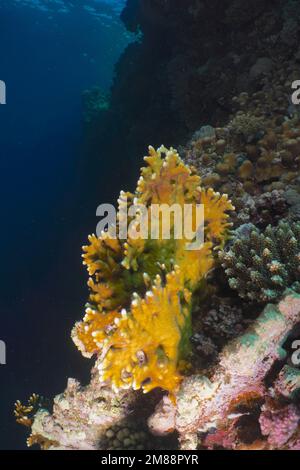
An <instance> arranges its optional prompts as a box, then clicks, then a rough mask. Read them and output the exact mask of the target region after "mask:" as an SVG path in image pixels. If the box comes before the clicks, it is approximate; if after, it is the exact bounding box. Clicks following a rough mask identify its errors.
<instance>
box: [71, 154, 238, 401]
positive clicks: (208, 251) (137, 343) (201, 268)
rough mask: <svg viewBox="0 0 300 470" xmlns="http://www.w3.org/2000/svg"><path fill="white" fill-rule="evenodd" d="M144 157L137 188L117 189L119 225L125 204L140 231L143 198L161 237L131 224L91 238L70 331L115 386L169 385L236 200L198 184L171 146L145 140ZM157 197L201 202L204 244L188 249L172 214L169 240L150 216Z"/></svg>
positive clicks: (170, 201)
mask: <svg viewBox="0 0 300 470" xmlns="http://www.w3.org/2000/svg"><path fill="white" fill-rule="evenodd" d="M164 157H165V158H164ZM145 161H146V163H147V166H146V167H145V168H142V170H141V177H140V179H139V181H138V185H137V189H136V191H135V194H129V193H127V194H126V193H121V196H120V199H119V213H118V227H117V229H118V231H119V229H120V223H121V219H122V217H124V212H123V211H122V209H123V208H124V206H125V208H126V209H130V208H131V209H136V210H134V214H135V215H134V216H132V217H131V218H130V221H129V222H128V224H130V226H131V227H134V228H135V229H136V231H139V230H140V229H141V226H142V224H143V221H142V218H141V213H140V211H139V207H140V205H141V204H143V206H144V207H146V208H147V211H148V213H147V219H148V222H149V226H150V228H151V230H152V229H153V228H155V227H154V226H155V225H156V224H158V226H159V227H158V232H157V233H158V236H157V237H156V239H151V238H140V237H133V236H131V235H130V231H129V235H128V238H127V239H126V240H124V239H111V238H110V232H109V231H108V232H106V233H103V234H102V236H101V238H97V237H96V236H95V235H92V236H91V237H90V238H89V241H90V245H89V246H88V247H84V255H83V258H84V264H86V266H87V268H88V272H89V274H90V276H91V278H90V279H89V282H88V285H89V287H90V298H89V303H88V305H87V309H86V314H85V317H84V319H83V322H81V323H78V324H77V325H76V326H75V328H74V330H73V333H72V337H73V339H74V342H75V343H76V345H77V346H78V348H79V349H80V350H81V352H82V353H83V354H84V355H85V356H88V357H90V356H91V355H93V354H94V353H96V354H99V355H100V356H101V361H100V365H99V372H100V376H101V379H102V380H109V381H110V382H111V383H112V385H113V387H114V388H115V389H122V388H129V387H133V388H134V389H140V388H142V389H143V390H144V391H145V392H146V391H149V390H151V389H153V388H155V387H161V388H163V389H166V390H169V391H173V390H175V389H176V388H177V386H178V384H179V382H180V380H181V375H180V365H181V363H182V360H184V359H185V358H186V357H187V355H188V353H189V349H190V347H189V341H188V338H189V336H190V335H191V298H192V293H193V291H194V290H195V289H196V288H197V287H198V286H199V283H200V281H201V280H203V279H204V278H205V276H206V274H207V273H208V271H209V270H210V269H211V268H212V267H213V265H214V256H213V249H215V248H217V247H219V246H221V245H222V244H223V243H224V241H225V237H226V230H227V228H228V225H229V224H228V220H227V218H228V215H227V214H226V211H228V210H232V209H233V206H232V205H231V203H230V201H229V200H228V198H227V196H226V195H223V196H221V195H220V194H219V193H215V192H214V191H213V190H212V189H207V190H203V189H201V188H200V186H199V185H200V178H199V176H197V175H196V174H195V173H194V172H193V171H192V170H191V169H190V168H189V167H188V166H187V165H185V164H184V163H183V161H182V160H181V159H180V157H179V155H178V153H177V152H176V151H175V150H173V149H170V150H167V149H165V148H164V147H161V148H160V149H158V150H157V151H155V150H154V149H153V148H152V147H150V155H149V156H148V157H145ZM125 195H126V198H125ZM154 204H159V205H162V204H166V205H168V206H169V207H170V206H172V205H173V204H177V205H179V206H180V208H181V209H183V208H184V206H185V205H186V204H189V205H191V206H192V207H193V208H196V205H197V204H203V205H204V219H205V228H204V243H203V244H202V245H201V246H200V247H198V248H197V249H196V250H187V242H188V240H187V239H186V238H184V237H181V238H180V237H175V234H174V231H175V222H174V218H172V219H171V239H165V238H164V237H163V236H162V230H161V227H160V219H159V217H158V218H157V219H154V221H153V218H152V217H151V216H150V210H151V208H152V205H154ZM156 228H157V227H156Z"/></svg>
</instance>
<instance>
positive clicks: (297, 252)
mask: <svg viewBox="0 0 300 470" xmlns="http://www.w3.org/2000/svg"><path fill="white" fill-rule="evenodd" d="M219 256H220V259H221V262H222V265H223V267H224V268H225V273H226V275H227V277H228V282H229V285H230V287H231V288H232V289H234V290H237V291H238V294H239V296H240V297H242V298H245V299H248V300H250V301H256V302H273V301H276V300H278V299H279V298H280V297H281V295H282V293H283V292H284V290H285V289H286V288H292V289H294V290H295V291H297V292H299V291H300V223H299V222H290V221H281V222H280V223H279V224H278V225H277V226H271V225H269V226H268V227H267V228H266V229H265V230H264V231H260V230H259V229H258V228H256V227H255V226H254V225H252V224H249V226H248V230H247V231H246V232H245V234H242V235H239V236H237V237H236V238H235V239H234V241H233V243H232V245H231V246H230V248H229V250H228V251H227V252H226V251H225V252H220V254H219Z"/></svg>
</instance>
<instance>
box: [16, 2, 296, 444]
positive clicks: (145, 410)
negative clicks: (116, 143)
mask: <svg viewBox="0 0 300 470" xmlns="http://www.w3.org/2000/svg"><path fill="white" fill-rule="evenodd" d="M127 3H128V8H125V10H124V13H123V20H124V22H125V23H126V24H127V27H128V29H130V30H131V31H132V30H134V29H135V28H136V29H137V28H138V27H140V26H141V29H142V31H143V33H145V37H146V39H147V42H146V44H147V47H145V46H144V43H143V42H141V46H139V48H137V47H136V49H134V48H133V47H132V48H130V47H129V48H128V50H127V51H126V52H125V54H124V57H123V58H122V61H123V62H124V63H125V65H126V60H128V61H130V65H131V69H130V70H131V72H128V70H127V69H126V67H125V66H124V63H122V65H123V66H120V67H119V69H118V71H117V73H118V75H117V78H118V79H119V80H120V82H122V86H120V87H119V88H118V87H117V86H116V83H117V82H118V80H117V79H116V80H115V85H114V87H113V88H112V95H111V97H110V98H111V101H110V102H109V104H108V98H107V97H105V96H104V95H103V94H102V92H101V90H99V89H92V90H91V91H90V92H89V93H88V92H87V93H86V95H85V99H86V102H87V110H86V112H87V115H86V124H87V125H89V122H94V120H96V122H98V117H99V113H101V115H102V114H103V113H105V112H115V114H113V115H114V119H115V116H117V115H118V112H120V113H121V114H120V116H121V117H120V121H119V122H118V124H120V122H121V121H122V123H123V124H122V125H123V126H124V127H122V132H123V134H124V135H125V136H127V137H126V138H128V139H132V138H133V137H132V136H133V133H132V132H131V128H133V127H134V128H135V132H136V133H135V134H134V135H135V137H137V136H138V138H139V139H141V140H140V141H139V142H137V144H136V145H137V147H136V148H139V144H140V142H141V141H143V140H144V141H148V139H149V136H148V137H147V138H146V136H145V135H143V132H146V131H145V129H146V130H147V133H150V132H152V127H155V126H154V125H153V126H152V124H151V123H154V122H156V117H157V110H158V109H160V107H159V106H160V102H164V103H167V101H168V100H167V98H166V99H165V100H162V99H161V98H162V96H161V93H162V90H163V89H164V90H165V89H166V87H167V85H165V84H163V85H164V86H162V82H161V80H165V81H167V80H166V75H168V77H169V79H168V80H169V81H170V87H171V89H170V90H169V95H170V101H171V102H172V106H171V105H170V108H171V107H172V110H173V111H172V112H171V111H170V109H169V110H166V115H167V119H166V122H165V123H164V124H161V123H160V122H159V124H160V125H159V126H158V127H159V128H158V129H157V133H159V132H162V128H164V129H163V130H164V135H169V136H171V137H174V141H175V137H176V138H177V137H178V139H180V138H181V136H182V135H183V134H182V133H181V131H180V129H181V130H182V132H183V129H185V130H187V132H186V133H185V134H184V135H185V139H182V141H181V145H180V146H178V151H176V150H175V149H174V148H165V147H160V148H158V149H154V148H153V147H149V154H148V156H146V157H145V164H144V167H143V168H142V169H141V175H140V178H139V180H138V183H137V186H136V189H135V190H134V191H133V192H123V191H122V192H121V194H120V197H119V200H118V210H117V214H116V223H115V227H114V229H113V230H115V233H116V234H117V235H118V236H117V237H114V236H111V230H112V228H109V229H108V230H106V231H105V230H103V226H102V225H101V226H100V229H99V230H97V234H96V235H95V234H92V235H90V236H89V237H88V243H87V245H86V246H84V247H83V264H84V266H85V268H86V269H87V272H88V276H89V278H88V289H89V297H88V302H87V304H86V308H85V312H84V315H83V318H82V320H80V321H77V323H76V324H75V326H74V328H73V330H72V333H71V337H72V340H73V342H74V344H75V345H76V347H77V348H78V350H79V351H80V352H81V354H82V355H83V356H84V357H86V358H89V359H91V358H93V360H94V362H93V364H92V371H91V381H90V383H89V384H88V385H86V386H82V385H81V384H80V383H79V382H78V381H77V380H75V379H69V380H68V382H67V387H66V389H65V391H64V392H63V393H61V394H60V395H57V396H56V397H55V398H54V400H53V406H51V407H46V406H45V404H44V403H43V400H41V399H40V397H38V396H37V395H32V397H30V399H29V402H28V403H27V404H22V403H21V402H19V401H18V402H17V403H16V405H15V415H16V419H17V421H18V423H20V424H23V425H25V426H26V428H27V429H28V430H30V436H29V438H28V441H27V442H28V445H29V446H32V445H38V446H39V447H40V448H42V449H80V450H81V449H82V450H83V449H90V450H97V449H105V450H112V449H118V450H124V449H159V450H161V449H187V450H195V449H212V450H219V449H220V450H221V449H230V450H300V426H299V424H300V401H299V398H300V368H299V364H300V184H299V183H300V176H299V169H300V113H299V109H300V108H299V106H297V105H298V100H299V78H300V77H299V60H300V53H299V50H298V52H295V54H294V55H292V54H291V53H290V51H291V47H294V46H295V47H296V46H297V44H298V43H299V33H300V7H299V2H295V1H293V0H286V1H282V2H280V5H281V6H280V8H279V7H278V10H277V9H276V14H275V9H272V8H271V7H269V2H265V1H264V0H251V1H249V2H248V3H249V5H248V6H246V5H245V2H244V1H241V0H233V1H230V2H224V5H223V2H222V6H220V11H219V9H216V8H214V7H213V4H214V2H212V8H211V9H210V8H207V15H203V11H202V9H201V8H202V7H201V4H200V3H199V2H198V1H194V0H188V1H187V4H188V7H187V5H186V4H185V5H184V9H182V8H183V7H182V5H183V2H182V1H181V0H180V1H179V0H173V1H172V2H170V3H169V2H168V1H164V2H161V1H160V0H157V1H155V2H151V1H147V2H146V3H147V7H145V8H144V9H143V8H140V10H139V11H138V12H135V16H134V19H132V18H131V16H130V15H131V10H130V8H129V6H130V5H131V2H130V1H128V2H127ZM140 4H141V5H142V6H144V4H145V2H144V1H143V0H141V1H140ZM132 9H133V10H134V7H133V6H132ZM166 10H167V18H168V21H165V18H166ZM149 12H150V13H149ZM178 12H180V15H179V13H178ZM147 14H148V15H149V18H148V17H147ZM135 22H136V24H135ZM182 22H185V23H184V27H182ZM203 22H204V23H205V24H204V23H203ZM153 25H154V27H153ZM234 25H237V26H238V27H236V28H235V27H234ZM176 28H177V29H178V32H179V33H180V34H178V35H176V34H168V32H170V31H171V32H174V31H176ZM244 28H245V30H246V31H247V34H246V35H245V38H246V39H245V40H244V39H243V37H244V36H243V34H240V33H238V32H237V31H241V30H243V29H244ZM185 29H186V30H187V31H188V32H189V33H188V37H187V36H185V34H184V31H185ZM209 29H211V30H214V31H216V30H220V31H222V34H223V32H224V31H225V32H228V30H229V31H230V37H231V38H232V41H230V45H227V44H225V43H224V47H222V55H223V56H224V59H223V58H222V59H221V58H220V61H221V68H222V65H223V66H224V67H225V69H226V70H228V69H230V70H231V69H232V70H233V71H234V73H232V75H231V73H230V72H229V74H228V77H227V76H226V77H224V74H221V73H220V65H219V62H218V60H217V61H215V60H212V59H211V57H210V56H211V52H210V51H211V50H213V51H214V50H216V51H215V53H216V54H217V51H218V48H217V45H218V47H219V39H220V38H217V39H214V38H212V42H211V43H210V42H209V43H208V42H207V38H206V36H207V35H208V31H209ZM166 30H167V34H165V33H166ZM153 31H155V35H154V36H155V38H154V37H153ZM162 31H163V32H162ZM191 31H193V34H192V35H191V34H190V32H191ZM163 33H164V34H165V35H164V36H163V37H164V38H165V40H166V42H167V41H168V37H170V38H171V40H172V47H171V46H169V45H168V43H167V44H166V48H168V47H170V51H169V53H168V54H166V56H164V54H161V57H159V58H157V63H156V62H155V61H154V62H155V64H154V62H153V64H152V63H151V69H150V68H146V69H145V70H143V69H142V67H143V66H142V64H146V63H148V62H147V61H146V60H141V59H145V57H147V52H148V51H149V44H150V45H152V44H153V42H154V41H157V36H158V37H159V38H160V37H161V36H160V35H162V34H163ZM191 38H192V42H191ZM234 38H235V39H236V40H234ZM238 38H240V40H237V39H238ZM180 41H181V42H180ZM214 41H215V42H214ZM174 43H175V47H174ZM199 43H201V44H205V47H204V48H201V51H198V49H197V48H196V45H197V44H199ZM233 43H234V44H235V45H234V46H233V45H232V44H233ZM154 44H156V42H154ZM181 46H182V47H181ZM246 46H247V47H246ZM187 47H190V49H191V54H189V55H188V56H187V57H186V56H185V55H184V54H183V53H182V51H183V50H184V51H185V50H186V49H187ZM233 47H234V48H235V50H232V48H233ZM297 48H298V46H297ZM144 49H147V51H145V50H144ZM135 54H138V58H137V56H136V55H135ZM201 54H203V55H204V57H202V56H201ZM198 59H199V60H198ZM197 60H198V61H197ZM223 60H224V63H223V62H222V61H223ZM193 61H195V63H194V62H193ZM217 63H218V64H217ZM201 64H202V66H200V65H201ZM203 64H204V65H203ZM230 64H232V67H231V65H230ZM125 70H126V73H125V72H124V71H125ZM162 70H165V71H166V75H165V74H161V71H162ZM287 74H288V76H287ZM162 75H163V77H162V78H161V76H162ZM220 75H222V79H221V78H220ZM142 78H143V80H144V82H143V87H142V88H143V89H145V90H147V92H146V94H145V95H142V97H143V99H142V98H141V96H139V97H138V99H137V98H136V97H134V95H133V94H132V93H131V90H132V89H135V88H137V89H139V90H140V88H141V87H138V86H136V87H135V86H134V84H135V83H136V80H139V81H141V79H142ZM123 80H124V81H123ZM127 80H129V83H130V86H129V85H128V86H126V84H128V81H127ZM220 80H223V82H225V83H220ZM124 83H125V85H124ZM158 84H159V85H158ZM221 85H222V86H221ZM152 87H153V90H152V91H153V93H152V94H151V100H152V101H151V103H149V100H148V95H149V89H151V88H152ZM158 88H159V89H158ZM124 90H125V91H124ZM122 92H123V93H124V94H125V97H124V96H123V95H122ZM210 92H211V94H210ZM141 93H142V92H141ZM218 93H219V94H218ZM128 94H129V95H128ZM146 95H147V96H146ZM183 95H184V96H183ZM128 96H129V97H128ZM122 99H123V100H122ZM137 101H138V102H139V103H137ZM120 102H122V109H121V111H120V108H121V106H120V105H119V103H120ZM203 103H205V104H203ZM202 104H203V106H202ZM133 105H134V106H133ZM139 105H140V107H141V108H139ZM166 106H167V105H166ZM109 107H111V108H110V111H108V108H109ZM133 109H134V112H136V115H135V121H134V126H133V125H132V120H133V117H132V115H131V114H130V113H132V112H133V111H132V110H133ZM139 109H140V113H141V114H140V115H139V114H138V110H139ZM145 109H147V113H145ZM151 113H152V114H151ZM174 115H176V119H175V118H174ZM178 116H179V117H180V119H178ZM204 116H206V121H204ZM207 116H211V120H210V123H207ZM199 122H203V124H205V123H207V124H205V125H202V126H201V125H199ZM211 123H214V126H212V125H211ZM127 125H128V126H131V127H130V131H129V127H128V128H127V127H126V126H127ZM155 132H156V130H155V129H154V130H153V133H152V134H151V135H154V136H155V135H156V134H155ZM156 138H157V140H158V137H157V135H156ZM169 140H170V141H172V139H171V138H170V139H169ZM128 142H129V140H128ZM131 143H132V142H131ZM125 147H126V145H124V148H125ZM131 148H132V147H131ZM155 204H157V205H163V204H165V205H167V206H168V207H171V206H172V205H174V204H175V205H177V206H179V208H181V209H182V210H183V208H184V206H185V205H189V206H190V207H191V208H192V209H196V208H197V206H198V205H201V206H203V209H204V227H203V243H202V244H201V245H200V246H198V247H196V249H193V250H188V249H186V247H187V244H188V243H189V242H190V238H189V237H187V236H186V234H184V235H183V236H182V237H176V236H175V232H176V225H177V224H176V222H175V221H176V217H175V215H174V214H173V215H172V216H171V217H170V219H169V223H170V229H171V230H170V233H171V236H170V237H169V238H165V237H163V236H162V231H161V229H159V230H158V232H157V233H158V236H157V237H155V238H152V237H136V236H134V233H135V232H139V231H141V228H142V226H144V225H145V224H146V225H147V227H148V229H149V230H150V231H151V228H153V226H155V224H157V221H158V220H159V221H160V220H161V219H160V216H158V217H157V220H156V219H155V218H154V219H152V218H151V214H150V208H151V206H152V205H155ZM140 206H143V207H144V208H146V209H147V210H146V212H145V211H144V212H141V211H140V210H138V208H139V207H140ZM124 214H126V217H127V218H126V219H124ZM193 214H194V215H193V216H192V222H193V223H194V222H195V220H196V219H195V217H196V216H195V212H193ZM192 225H193V224H192ZM122 227H123V228H124V227H125V228H126V229H128V228H129V227H130V228H131V229H132V230H125V231H124V230H122ZM156 228H157V227H156ZM120 229H121V233H120ZM194 234H195V233H194ZM78 318H80V316H79V315H78Z"/></svg>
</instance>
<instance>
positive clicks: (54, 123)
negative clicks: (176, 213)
mask: <svg viewBox="0 0 300 470" xmlns="http://www.w3.org/2000/svg"><path fill="white" fill-rule="evenodd" d="M33 3H34V2H31V1H28V2H25V1H24V2H14V1H13V0H10V1H9V2H6V1H2V2H1V7H0V79H1V80H4V81H5V82H6V84H7V105H5V106H0V135H1V147H0V178H1V181H0V196H1V199H0V202H1V236H0V239H1V248H2V249H1V263H0V266H1V271H0V280H1V284H0V313H1V324H0V339H1V340H4V341H5V342H6V345H7V365H6V366H0V375H1V378H0V383H1V397H0V398H1V400H0V448H1V449H21V448H25V446H26V444H25V440H26V432H25V430H23V429H22V428H21V427H20V426H17V425H15V422H14V419H13V415H12V413H13V403H14V401H15V400H16V399H18V398H19V399H21V400H25V399H26V398H27V397H28V396H29V395H30V394H31V393H32V392H37V393H40V394H42V395H44V396H46V397H52V396H53V395H54V394H57V393H59V392H61V391H62V390H63V389H64V387H65V385H66V380H67V377H70V376H71V377H74V376H75V377H78V378H80V379H82V380H83V381H87V380H88V377H89V368H90V366H91V363H90V361H88V360H86V359H83V358H82V357H81V355H80V353H79V352H78V351H77V350H76V348H75V346H74V345H73V343H72V341H71V339H70V331H71V328H72V326H73V324H74V321H75V320H76V319H79V318H80V317H81V316H82V312H83V305H84V302H85V299H86V296H87V289H86V286H85V280H86V275H85V272H84V269H83V267H82V265H81V258H80V255H81V245H82V244H83V243H84V242H85V240H86V236H87V234H88V233H89V232H93V231H94V230H95V224H96V219H95V208H96V206H97V204H98V203H101V202H110V201H114V199H115V198H116V196H117V193H118V191H119V189H120V188H118V187H114V184H113V181H112V175H113V171H116V172H117V171H118V165H117V161H116V160H115V161H114V160H113V158H114V157H113V156H107V155H103V154H101V152H99V159H100V161H101V165H100V167H99V165H98V170H97V171H98V172H99V175H98V183H99V188H100V189H99V191H98V194H99V200H98V201H95V199H94V192H93V188H91V187H90V184H89V171H90V172H93V168H92V165H91V168H87V165H86V163H84V157H85V155H84V144H83V126H82V98H81V94H82V91H83V90H84V89H85V88H88V87H90V86H93V85H96V84H97V85H99V86H101V87H102V88H103V89H104V90H107V89H108V88H109V85H110V83H111V80H112V74H113V66H114V64H115V62H116V60H117V58H118V57H119V55H120V53H121V51H122V50H123V49H124V47H125V46H126V44H127V43H128V40H129V38H128V36H127V35H126V33H125V31H124V29H123V27H122V25H121V23H120V21H119V20H118V10H119V9H120V8H121V7H122V5H123V3H124V0H119V2H117V1H113V0H112V1H111V5H110V2H109V1H105V2H102V1H101V0H99V1H98V2H97V1H93V2H92V3H93V7H96V10H90V11H89V10H88V9H84V8H83V7H84V4H85V2H82V1H80V2H74V1H73V2H65V4H68V3H69V6H70V5H73V7H72V8H71V7H70V9H69V11H59V10H61V3H62V2H55V1H53V2H51V1H50V2H49V1H48V2H47V1H45V2H42V1H40V2H38V4H39V6H40V7H42V6H43V5H44V6H45V5H48V7H49V6H51V7H53V8H52V10H51V11H50V10H49V11H43V10H42V9H41V8H30V7H31V6H34V5H33ZM86 3H87V2H86ZM89 7H90V5H89ZM115 7H117V9H115ZM95 12H96V13H97V14H98V13H100V15H101V16H96V15H95ZM83 168H84V170H83ZM99 168H100V170H99ZM107 174H109V175H110V177H109V179H108V177H107ZM100 199H101V200H100Z"/></svg>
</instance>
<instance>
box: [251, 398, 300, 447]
mask: <svg viewBox="0 0 300 470" xmlns="http://www.w3.org/2000/svg"><path fill="white" fill-rule="evenodd" d="M299 421H300V410H299V408H297V407H296V406H295V405H293V404H290V405H287V406H285V407H284V408H282V409H279V410H276V409H272V407H271V406H270V405H269V404H268V403H267V404H265V405H264V406H263V407H262V413H261V415H260V417H259V423H260V428H261V432H262V434H263V436H267V438H268V443H269V444H270V445H271V446H272V447H273V448H278V447H282V446H283V445H284V444H286V443H287V442H288V440H289V439H290V438H291V437H292V436H293V434H294V433H295V432H296V431H297V429H298V427H299ZM299 450H300V448H299Z"/></svg>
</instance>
